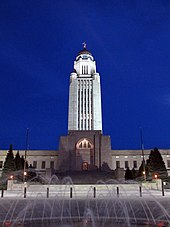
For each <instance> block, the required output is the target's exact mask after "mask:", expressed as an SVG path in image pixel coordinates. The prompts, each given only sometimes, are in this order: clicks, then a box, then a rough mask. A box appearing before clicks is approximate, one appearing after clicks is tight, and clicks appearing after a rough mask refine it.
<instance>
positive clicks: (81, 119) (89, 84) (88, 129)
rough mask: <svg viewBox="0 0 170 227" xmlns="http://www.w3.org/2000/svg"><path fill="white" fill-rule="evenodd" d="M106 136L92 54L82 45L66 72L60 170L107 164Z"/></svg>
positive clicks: (97, 78)
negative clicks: (66, 110)
mask: <svg viewBox="0 0 170 227" xmlns="http://www.w3.org/2000/svg"><path fill="white" fill-rule="evenodd" d="M110 151H111V144H110V137H109V136H105V135H103V133H102V110H101V89H100V76H99V73H97V72H96V63H95V61H94V58H93V56H92V54H91V53H90V52H89V51H88V50H87V49H86V44H85V43H84V48H83V50H81V51H80V52H79V53H78V55H77V57H76V59H75V61H74V72H72V73H71V75H70V86H69V113H68V135H67V136H61V137H60V145H59V156H58V162H59V169H60V171H63V172H64V171H68V170H69V171H72V170H73V171H87V170H89V171H93V170H96V169H99V170H101V169H102V168H103V163H105V165H106V164H107V165H108V166H111V152H110Z"/></svg>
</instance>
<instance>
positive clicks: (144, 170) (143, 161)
mask: <svg viewBox="0 0 170 227" xmlns="http://www.w3.org/2000/svg"><path fill="white" fill-rule="evenodd" d="M140 141H141V149H142V163H143V177H144V181H146V168H145V156H144V144H143V135H142V128H140Z"/></svg>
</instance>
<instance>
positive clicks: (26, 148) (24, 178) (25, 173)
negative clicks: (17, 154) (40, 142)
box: [23, 128, 29, 182]
mask: <svg viewBox="0 0 170 227" xmlns="http://www.w3.org/2000/svg"><path fill="white" fill-rule="evenodd" d="M28 135H29V128H27V131H26V143H25V155H24V159H25V160H24V173H23V182H25V180H26V175H27V172H26V167H27V166H26V164H27V151H28V148H29V144H28Z"/></svg>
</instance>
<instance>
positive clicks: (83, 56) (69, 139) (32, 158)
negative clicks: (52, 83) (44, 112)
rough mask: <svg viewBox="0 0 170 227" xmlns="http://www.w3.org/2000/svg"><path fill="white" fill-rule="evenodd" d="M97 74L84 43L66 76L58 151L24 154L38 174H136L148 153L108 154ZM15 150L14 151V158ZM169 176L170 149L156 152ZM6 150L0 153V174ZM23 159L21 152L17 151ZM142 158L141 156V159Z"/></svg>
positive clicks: (34, 151) (148, 151) (94, 64)
mask: <svg viewBox="0 0 170 227" xmlns="http://www.w3.org/2000/svg"><path fill="white" fill-rule="evenodd" d="M101 95H102V94H101V84H100V74H99V73H98V72H97V69H96V62H95V60H94V57H93V55H92V54H91V52H89V51H88V50H87V48H86V44H85V43H84V46H83V50H81V51H80V52H79V53H78V54H77V56H76V58H75V61H74V69H73V72H72V73H71V74H70V84H69V104H68V105H69V111H68V133H67V135H64V136H61V137H60V141H59V148H58V150H28V151H27V155H26V159H27V162H28V164H29V165H30V164H31V165H32V166H33V167H34V168H35V170H36V171H37V172H38V173H41V174H45V173H46V172H47V170H49V169H53V170H55V171H56V172H57V171H59V172H66V171H93V170H96V169H99V170H102V169H103V166H107V167H108V168H109V169H110V170H115V169H119V168H121V169H124V170H126V169H127V168H128V167H129V168H130V169H133V168H134V169H135V170H138V169H139V167H140V165H141V163H142V161H143V159H145V160H147V159H148V157H149V154H150V150H144V152H142V150H112V148H111V138H110V136H109V135H104V134H103V131H102V104H101ZM17 151H18V150H14V151H13V153H14V155H15V154H16V153H17ZM159 151H160V153H161V155H162V158H163V160H164V162H165V166H166V168H167V170H168V175H170V149H159ZM7 152H8V150H0V173H1V172H2V168H3V164H4V161H5V158H6V155H7ZM19 154H20V156H22V155H23V156H25V151H24V150H19ZM143 154H144V155H143Z"/></svg>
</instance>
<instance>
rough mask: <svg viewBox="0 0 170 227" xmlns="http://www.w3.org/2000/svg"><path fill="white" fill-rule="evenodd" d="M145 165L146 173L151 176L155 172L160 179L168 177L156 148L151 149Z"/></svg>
mask: <svg viewBox="0 0 170 227" xmlns="http://www.w3.org/2000/svg"><path fill="white" fill-rule="evenodd" d="M146 167H147V171H148V175H149V176H151V177H152V178H153V176H154V175H155V174H157V175H158V178H161V179H165V178H167V177H168V173H167V170H166V167H165V163H164V161H163V158H162V156H161V154H160V152H159V150H158V148H154V150H151V152H150V155H149V160H148V162H147V166H146Z"/></svg>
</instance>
